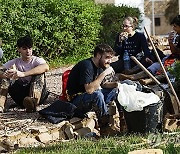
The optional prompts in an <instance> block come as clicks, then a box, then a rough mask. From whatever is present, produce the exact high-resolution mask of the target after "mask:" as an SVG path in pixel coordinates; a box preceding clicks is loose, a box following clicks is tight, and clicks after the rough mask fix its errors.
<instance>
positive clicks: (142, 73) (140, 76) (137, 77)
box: [118, 71, 148, 81]
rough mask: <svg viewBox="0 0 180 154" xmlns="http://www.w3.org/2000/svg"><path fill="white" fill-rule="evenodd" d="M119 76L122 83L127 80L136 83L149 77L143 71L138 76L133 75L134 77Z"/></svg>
mask: <svg viewBox="0 0 180 154" xmlns="http://www.w3.org/2000/svg"><path fill="white" fill-rule="evenodd" d="M118 76H119V80H120V81H123V80H126V79H129V80H132V81H135V80H139V79H142V78H146V77H148V75H147V74H146V73H145V72H143V71H141V72H139V73H137V74H132V75H126V74H119V75H118Z"/></svg>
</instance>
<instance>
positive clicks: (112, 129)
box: [99, 115, 120, 136]
mask: <svg viewBox="0 0 180 154" xmlns="http://www.w3.org/2000/svg"><path fill="white" fill-rule="evenodd" d="M109 119H110V118H109V115H105V116H103V117H102V118H101V119H100V120H99V127H100V135H101V136H114V135H118V134H120V128H119V127H116V126H114V125H111V124H109Z"/></svg>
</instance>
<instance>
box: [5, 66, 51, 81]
mask: <svg viewBox="0 0 180 154" xmlns="http://www.w3.org/2000/svg"><path fill="white" fill-rule="evenodd" d="M48 70H49V66H48V64H46V63H45V64H41V65H38V66H36V67H35V68H33V69H31V70H29V71H26V72H21V71H18V70H17V71H16V73H14V75H13V78H22V77H26V76H31V75H37V74H42V73H44V72H46V71H48ZM13 72H14V70H12V69H10V70H8V73H10V74H11V73H13Z"/></svg>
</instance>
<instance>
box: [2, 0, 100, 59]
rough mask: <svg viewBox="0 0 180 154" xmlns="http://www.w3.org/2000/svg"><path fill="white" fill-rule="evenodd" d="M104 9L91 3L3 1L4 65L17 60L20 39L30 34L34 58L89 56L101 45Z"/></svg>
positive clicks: (78, 0) (80, 0)
mask: <svg viewBox="0 0 180 154" xmlns="http://www.w3.org/2000/svg"><path fill="white" fill-rule="evenodd" d="M100 19H101V8H100V7H98V6H96V5H95V4H94V2H93V1H92V0H66V1H65V0H0V22H1V25H0V37H2V39H3V42H4V44H3V45H4V46H3V48H4V50H5V56H4V61H6V60H8V59H11V58H13V57H15V56H16V55H17V54H16V52H15V43H16V41H17V39H18V38H19V37H20V36H22V35H25V34H29V35H31V36H32V37H33V39H34V42H35V43H34V49H35V51H36V52H35V54H38V55H41V56H43V57H45V58H46V59H47V60H50V59H57V58H58V57H63V56H64V57H65V56H67V55H71V56H76V55H81V56H83V55H87V54H90V51H92V48H93V47H94V46H95V44H96V42H97V41H98V39H99V38H98V35H99V31H100V29H101V25H100V22H99V21H100Z"/></svg>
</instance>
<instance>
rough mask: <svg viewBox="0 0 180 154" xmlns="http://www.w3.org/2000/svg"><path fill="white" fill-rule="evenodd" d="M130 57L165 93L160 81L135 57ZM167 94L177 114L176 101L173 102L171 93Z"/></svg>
mask: <svg viewBox="0 0 180 154" xmlns="http://www.w3.org/2000/svg"><path fill="white" fill-rule="evenodd" d="M131 59H132V60H133V61H134V62H135V63H136V64H137V65H138V66H139V67H140V68H141V69H142V70H143V71H144V72H145V73H146V74H147V75H148V76H149V77H150V78H152V79H153V80H154V81H155V82H156V83H157V84H158V86H160V87H161V88H162V89H163V90H164V91H165V92H166V93H167V90H165V89H164V87H162V86H161V83H160V82H159V81H158V80H157V79H156V78H155V77H154V76H153V75H152V74H151V73H150V72H149V71H148V70H147V69H146V68H145V67H144V66H143V65H142V64H141V63H140V62H139V61H138V60H137V58H136V57H134V56H131ZM168 94H169V93H168ZM169 96H170V98H171V102H172V106H173V109H174V112H175V114H177V112H178V111H179V107H178V104H177V102H174V101H173V100H172V96H171V94H169Z"/></svg>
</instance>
